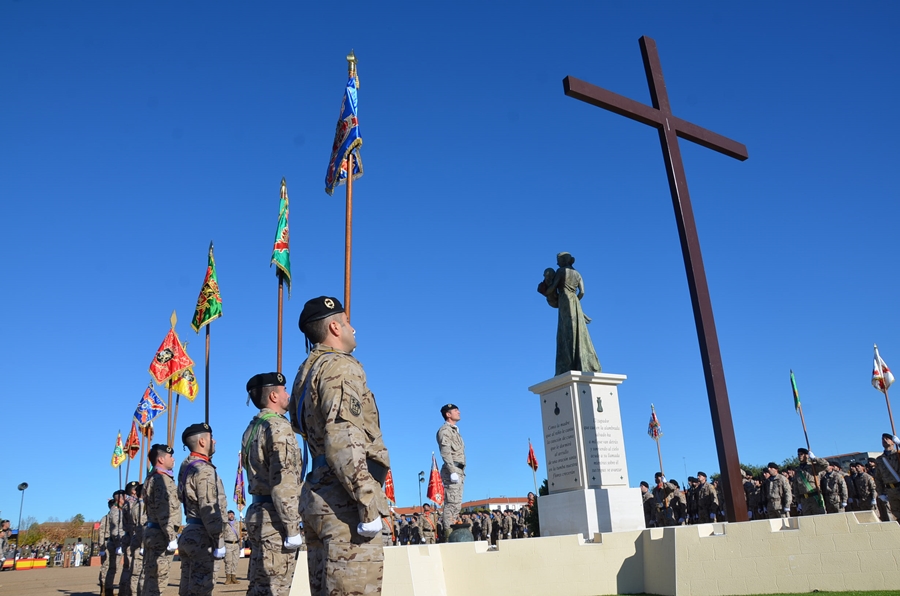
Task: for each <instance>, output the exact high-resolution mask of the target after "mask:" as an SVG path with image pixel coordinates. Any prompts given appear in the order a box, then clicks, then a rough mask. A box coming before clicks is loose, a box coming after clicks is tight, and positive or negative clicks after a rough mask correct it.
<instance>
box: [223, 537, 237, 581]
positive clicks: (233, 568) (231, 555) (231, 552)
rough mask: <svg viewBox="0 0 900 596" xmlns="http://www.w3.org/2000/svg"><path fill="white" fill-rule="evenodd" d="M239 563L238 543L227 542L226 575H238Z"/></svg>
mask: <svg viewBox="0 0 900 596" xmlns="http://www.w3.org/2000/svg"><path fill="white" fill-rule="evenodd" d="M237 564H238V543H237V542H226V543H225V575H236V574H237Z"/></svg>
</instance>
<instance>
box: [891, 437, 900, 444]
mask: <svg viewBox="0 0 900 596" xmlns="http://www.w3.org/2000/svg"><path fill="white" fill-rule="evenodd" d="M892 438H893V439H894V445H900V437H898V436H897V435H894V436H893V437H892Z"/></svg>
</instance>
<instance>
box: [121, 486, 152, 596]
mask: <svg viewBox="0 0 900 596" xmlns="http://www.w3.org/2000/svg"><path fill="white" fill-rule="evenodd" d="M143 492H144V487H143V485H141V484H138V485H137V486H136V487H135V491H134V501H132V503H131V505H130V506H129V507H128V516H129V518H130V519H131V521H130V524H131V540H130V542H129V545H128V546H129V552H128V556H129V558H130V559H131V595H132V596H141V594H143V592H144V547H143V542H144V524H146V523H147V510H146V507H144V499H143ZM119 592H120V594H121V582H120V590H119Z"/></svg>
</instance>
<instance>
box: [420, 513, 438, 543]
mask: <svg viewBox="0 0 900 596" xmlns="http://www.w3.org/2000/svg"><path fill="white" fill-rule="evenodd" d="M422 509H423V510H424V512H423V513H422V515H420V516H419V535H420V536H421V537H422V544H435V542H436V538H437V530H438V524H437V516H436V515H435V514H434V512H433V511H432V510H431V505H429V504H428V503H425V505H423V506H422Z"/></svg>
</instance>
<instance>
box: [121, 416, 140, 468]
mask: <svg viewBox="0 0 900 596" xmlns="http://www.w3.org/2000/svg"><path fill="white" fill-rule="evenodd" d="M125 451H127V452H128V458H129V459H134V458H135V456H136V455H137V454H138V453H139V452H140V451H141V435H139V434H138V429H137V422H135V421H134V418H132V419H131V432H130V433H128V438H127V439H125Z"/></svg>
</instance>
